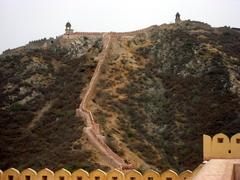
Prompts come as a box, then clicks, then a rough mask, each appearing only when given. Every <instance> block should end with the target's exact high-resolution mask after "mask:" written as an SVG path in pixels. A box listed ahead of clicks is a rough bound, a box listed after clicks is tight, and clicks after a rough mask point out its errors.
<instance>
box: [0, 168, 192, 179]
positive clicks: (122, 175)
mask: <svg viewBox="0 0 240 180" xmlns="http://www.w3.org/2000/svg"><path fill="white" fill-rule="evenodd" d="M192 176H194V172H192V171H189V170H186V171H184V172H182V173H180V174H177V173H176V172H174V171H173V170H167V171H164V172H163V173H161V174H160V173H158V172H157V171H154V170H147V171H145V172H144V173H143V174H142V173H140V172H139V171H137V170H130V171H126V172H123V171H120V170H118V169H114V170H112V171H110V172H107V173H106V172H104V171H102V170H100V169H96V170H94V171H91V172H90V173H88V172H87V171H85V170H83V169H78V170H76V171H74V172H73V173H71V172H70V171H68V170H66V169H60V170H58V171H56V172H53V171H51V170H50V169H47V168H45V169H42V170H40V171H38V172H36V171H35V170H33V169H31V168H27V169H25V170H23V171H22V172H19V171H18V170H17V169H15V168H10V169H7V170H5V171H3V172H2V171H1V170H0V180H190V179H192Z"/></svg>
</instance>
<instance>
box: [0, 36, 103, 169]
mask: <svg viewBox="0 0 240 180" xmlns="http://www.w3.org/2000/svg"><path fill="white" fill-rule="evenodd" d="M101 50H102V42H101V38H91V39H89V38H79V39H75V40H68V41H64V42H61V41H60V40H58V41H55V42H54V43H53V44H52V45H51V46H50V47H49V48H48V49H42V48H35V49H31V48H30V49H25V50H20V51H18V52H14V51H13V52H11V51H10V52H8V53H7V54H4V55H2V56H1V58H0V89H1V94H0V122H1V123H0V139H1V141H0V147H1V150H0V159H1V161H0V168H1V169H6V168H9V167H17V168H20V169H23V168H27V167H33V168H36V169H41V168H43V167H49V168H53V169H59V168H61V167H66V168H67V169H70V170H71V169H76V168H78V167H83V168H85V169H95V168H98V167H99V165H98V164H96V163H95V161H96V160H95V159H97V158H96V157H95V155H94V151H89V150H88V149H86V147H83V144H84V142H85V139H84V137H83V136H82V130H83V127H84V121H83V119H79V118H76V117H75V109H76V107H78V105H79V104H80V100H81V99H80V98H79V96H80V93H81V91H82V90H83V88H85V87H86V85H87V84H88V83H89V81H90V78H91V76H92V74H93V72H94V69H95V67H96V64H97V62H96V61H95V59H94V57H95V56H96V55H97V54H98V53H100V52H101Z"/></svg>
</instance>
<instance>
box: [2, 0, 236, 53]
mask: <svg viewBox="0 0 240 180" xmlns="http://www.w3.org/2000/svg"><path fill="white" fill-rule="evenodd" d="M177 11H179V12H180V14H181V18H182V19H191V20H198V21H203V22H206V23H208V24H210V25H212V26H215V27H219V26H225V25H227V26H231V27H240V19H239V18H240V0H0V18H1V19H0V20H1V21H0V22H1V26H0V27H1V28H0V39H1V43H0V53H1V52H2V51H3V50H5V49H8V48H15V47H18V46H22V45H24V44H26V43H27V42H28V41H31V40H36V39H41V38H44V37H47V38H48V37H55V36H57V35H61V34H62V33H64V28H65V23H66V22H67V21H70V22H71V24H72V27H73V29H74V30H75V31H132V30H136V29H140V28H144V27H147V26H150V25H155V24H158V25H160V24H162V23H170V22H174V16H175V14H176V12H177Z"/></svg>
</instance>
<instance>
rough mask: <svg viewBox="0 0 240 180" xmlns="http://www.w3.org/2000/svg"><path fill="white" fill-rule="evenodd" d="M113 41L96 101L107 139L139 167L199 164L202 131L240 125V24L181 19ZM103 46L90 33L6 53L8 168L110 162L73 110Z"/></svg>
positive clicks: (4, 154)
mask: <svg viewBox="0 0 240 180" xmlns="http://www.w3.org/2000/svg"><path fill="white" fill-rule="evenodd" d="M44 42H45V41H44ZM47 43H49V42H47ZM111 44H112V46H111V51H110V52H111V53H110V55H109V56H108V59H107V61H106V63H105V64H104V65H103V67H102V72H101V75H100V77H99V80H98V83H97V87H96V89H95V94H94V95H93V97H92V101H90V102H89V108H90V109H91V111H92V112H93V114H94V117H95V119H96V121H97V122H98V123H99V124H100V127H101V131H102V133H103V134H104V135H105V141H106V143H107V144H108V146H109V147H111V148H112V150H113V151H115V152H116V153H117V154H118V155H120V156H122V157H123V158H124V159H125V160H126V161H128V162H130V163H131V164H133V166H134V167H135V168H139V170H143V169H146V168H149V167H151V168H154V169H158V170H164V169H167V168H173V169H175V170H177V171H182V170H185V169H187V168H189V169H193V168H195V167H196V166H197V165H198V164H199V163H200V162H201V161H202V142H201V141H202V140H201V139H202V134H203V133H206V134H209V135H211V134H216V133H218V132H224V133H226V134H228V135H233V134H235V133H237V132H238V131H239V128H240V114H239V109H240V104H239V102H240V98H239V95H240V33H239V31H238V30H236V29H231V28H228V27H222V28H213V27H211V26H209V25H207V24H204V23H201V22H196V21H183V22H181V23H178V24H164V25H161V26H152V27H150V28H147V29H146V30H144V31H141V32H136V33H134V34H119V35H116V36H115V37H114V38H113V40H112V42H111ZM38 47H40V48H38ZM101 51H102V37H101V36H98V35H92V36H79V37H77V36H76V37H74V38H69V39H63V38H61V37H59V38H57V39H55V40H54V41H52V42H50V44H49V45H48V46H47V48H45V46H42V45H41V46H37V48H35V47H34V48H33V47H30V48H29V47H28V46H26V47H23V48H21V49H18V50H10V51H9V52H6V53H4V54H3V55H1V57H0V89H1V94H0V100H1V101H0V111H1V112H0V122H1V123H0V126H1V127H0V129H1V131H0V138H1V142H0V143H1V144H0V146H1V147H2V148H1V152H0V159H1V162H0V168H2V169H6V168H8V167H10V166H11V167H12V166H14V167H16V168H18V169H21V168H26V167H33V168H35V169H39V168H43V167H49V168H51V169H58V168H60V167H65V168H67V169H69V170H72V169H75V168H85V169H87V170H91V169H95V168H98V167H102V168H103V169H108V167H109V166H108V164H107V163H106V162H103V160H102V158H101V154H99V152H97V151H96V149H95V148H94V147H93V146H91V145H90V144H89V142H88V141H87V140H86V137H85V136H84V134H83V133H82V132H83V131H82V130H83V127H84V126H85V125H84V119H83V118H81V117H80V118H76V116H75V109H76V108H77V107H78V105H79V104H80V102H81V97H82V96H80V97H79V95H80V94H84V89H85V88H86V87H87V85H88V83H89V82H90V78H91V77H92V75H93V72H94V70H95V67H96V64H97V58H95V57H97V55H98V54H99V53H101Z"/></svg>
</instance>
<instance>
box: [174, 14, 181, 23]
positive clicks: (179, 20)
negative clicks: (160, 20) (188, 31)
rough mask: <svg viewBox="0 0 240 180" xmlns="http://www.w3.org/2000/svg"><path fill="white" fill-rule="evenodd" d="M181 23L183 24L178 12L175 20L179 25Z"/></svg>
mask: <svg viewBox="0 0 240 180" xmlns="http://www.w3.org/2000/svg"><path fill="white" fill-rule="evenodd" d="M179 22H181V19H180V14H179V12H177V14H176V18H175V23H179Z"/></svg>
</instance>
